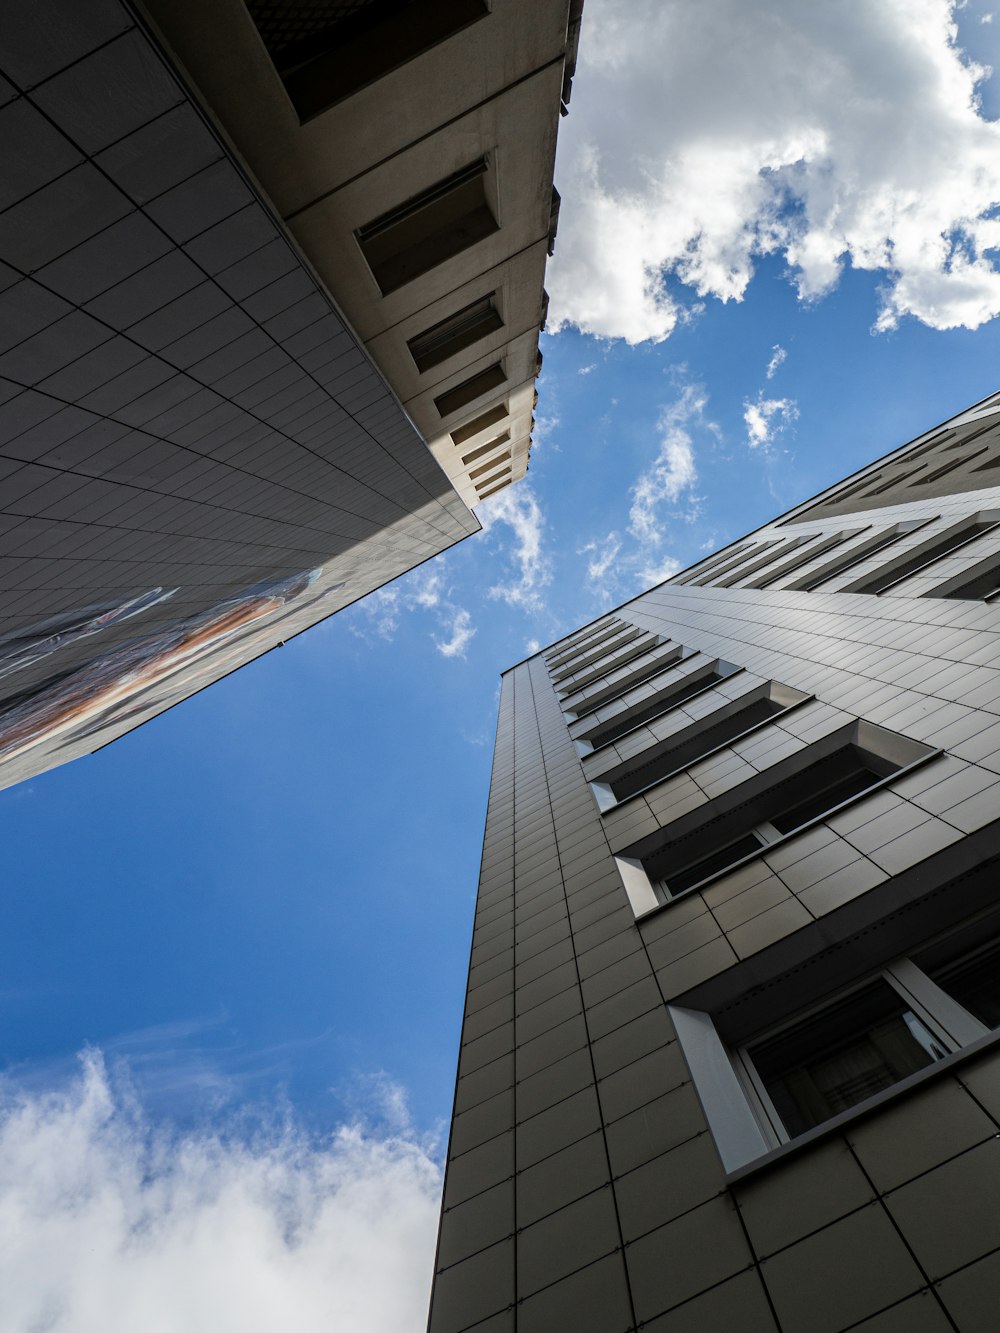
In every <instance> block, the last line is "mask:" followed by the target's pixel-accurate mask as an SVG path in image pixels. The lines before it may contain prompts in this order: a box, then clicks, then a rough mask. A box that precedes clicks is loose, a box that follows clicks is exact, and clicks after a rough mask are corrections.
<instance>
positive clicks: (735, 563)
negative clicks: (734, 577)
mask: <svg viewBox="0 0 1000 1333" xmlns="http://www.w3.org/2000/svg"><path fill="white" fill-rule="evenodd" d="M790 540H791V539H789V538H786V539H784V540H782V539H781V538H780V537H772V538H771V540H770V541H766V542H758V543H757V544H756V545H754V546H750V547H741V548H740V551H739V554H738V555H737V556H736V557H735V559H734V558H730V559H729V560H726V561H724V562H723V563H722V564H721V565H716V566H715V567H714V568H712V569H708V570H703V571H702V572H701V573H700V574H699V575H698V577H697V578H693V579H690V580H689V582H690V583H692V584H695V585H696V586H697V587H703V586H704V585H705V584H706V583H711V582H712V580H713V579H717V578H719V576H720V575H722V574H728V573H729V572H730V570H733V569H736V568H738V567H739V566H740V565H742V564H743V562H744V561H745V560H750V559H752V558H753V557H754V556H755V555H760V554H761V552H763V551H767V550H770V548H771V547H772V546H781V547H782V549H787V547H788V546H789V544H790ZM778 554H779V552H775V555H778ZM743 572H744V573H747V572H749V571H748V570H744V571H743Z"/></svg>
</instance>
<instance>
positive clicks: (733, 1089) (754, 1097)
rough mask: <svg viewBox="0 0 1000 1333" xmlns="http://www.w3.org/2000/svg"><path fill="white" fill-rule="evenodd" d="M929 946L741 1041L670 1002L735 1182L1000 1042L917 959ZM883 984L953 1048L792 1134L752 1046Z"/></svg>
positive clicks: (998, 1031)
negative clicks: (876, 985)
mask: <svg viewBox="0 0 1000 1333" xmlns="http://www.w3.org/2000/svg"><path fill="white" fill-rule="evenodd" d="M994 915H995V914H994ZM925 947H926V946H921V948H920V949H911V950H910V952H909V953H908V954H907V955H904V956H902V957H897V958H895V959H893V960H892V961H891V962H889V963H887V964H885V965H883V966H882V967H879V968H876V969H874V970H873V971H870V972H868V973H867V974H866V975H865V976H863V977H860V978H857V979H855V980H854V981H853V982H852V983H851V984H850V985H847V986H843V987H840V988H838V989H837V990H835V991H833V992H831V993H830V994H828V995H826V996H824V997H823V998H822V999H820V1000H818V1001H816V1002H815V1003H813V1004H810V1005H807V1006H806V1007H805V1008H804V1009H802V1010H800V1011H799V1012H797V1013H795V1014H794V1015H789V1016H788V1017H787V1018H785V1019H783V1020H781V1021H779V1022H777V1023H774V1024H771V1025H769V1026H767V1027H765V1028H763V1029H761V1030H760V1031H759V1032H756V1033H753V1034H752V1035H751V1036H749V1037H747V1038H745V1039H744V1040H742V1041H739V1042H733V1043H730V1042H727V1041H726V1039H725V1037H724V1036H723V1035H722V1034H721V1033H720V1031H719V1029H718V1027H717V1025H716V1022H715V1020H714V1019H713V1017H712V1015H711V1014H709V1013H706V1012H705V1011H703V1010H697V1009H689V1008H687V1007H686V1006H684V1005H681V1004H668V1005H667V1006H666V1007H667V1013H668V1015H669V1016H670V1019H671V1021H672V1023H673V1025H674V1029H675V1031H676V1033H677V1040H678V1043H679V1044H680V1047H681V1050H682V1051H683V1053H684V1057H685V1059H686V1061H687V1064H688V1067H689V1069H690V1071H691V1077H692V1082H693V1083H694V1086H695V1089H696V1091H697V1094H698V1098H699V1100H700V1102H701V1104H702V1109H703V1111H704V1113H705V1118H706V1120H707V1121H708V1126H709V1131H710V1133H711V1134H712V1137H713V1140H714V1141H715V1145H716V1148H717V1149H718V1151H719V1155H720V1157H721V1158H722V1162H723V1166H724V1168H725V1170H726V1174H727V1178H728V1179H729V1180H730V1181H735V1180H738V1179H742V1178H743V1177H745V1176H746V1175H749V1174H752V1173H753V1172H756V1171H757V1170H759V1169H761V1168H762V1167H764V1166H767V1165H769V1164H770V1163H771V1162H772V1161H774V1160H775V1159H776V1158H779V1157H783V1156H785V1155H787V1154H788V1153H789V1152H794V1151H797V1150H798V1149H800V1148H803V1147H805V1146H806V1145H808V1144H811V1143H814V1142H815V1141H816V1140H817V1139H819V1138H823V1137H825V1136H826V1135H828V1134H831V1133H835V1132H836V1131H837V1130H838V1129H840V1128H841V1127H842V1126H843V1125H845V1124H849V1123H851V1122H852V1121H854V1120H857V1119H859V1118H861V1117H862V1116H865V1115H868V1114H869V1113H870V1112H871V1111H873V1110H876V1109H877V1108H878V1107H880V1106H882V1105H884V1104H885V1103H887V1102H890V1101H894V1100H896V1099H897V1098H899V1097H902V1096H905V1095H906V1093H907V1092H909V1090H910V1089H911V1088H912V1087H914V1086H917V1085H919V1084H921V1083H924V1082H926V1081H927V1080H928V1079H931V1078H936V1077H938V1076H939V1075H940V1074H941V1073H943V1072H944V1071H946V1070H947V1069H949V1068H950V1067H951V1066H952V1065H954V1064H955V1063H957V1062H958V1061H960V1060H965V1059H967V1058H969V1057H971V1056H974V1055H975V1054H977V1053H978V1052H979V1051H981V1050H982V1049H984V1048H985V1047H987V1046H990V1045H993V1044H995V1043H997V1042H1000V1028H993V1029H991V1028H989V1027H987V1026H986V1024H984V1023H982V1022H981V1021H980V1020H979V1019H978V1018H976V1017H975V1015H974V1014H972V1013H971V1012H970V1011H969V1010H967V1009H966V1008H965V1007H964V1006H963V1005H962V1004H961V1003H960V1002H959V1001H958V1000H957V999H955V998H954V997H953V996H952V995H950V994H949V993H948V991H947V990H945V989H944V988H943V987H941V986H939V985H938V984H937V982H935V981H933V980H932V979H931V977H930V976H928V975H927V973H926V972H924V971H923V970H922V969H921V968H920V967H918V965H917V964H916V963H915V962H914V961H913V957H912V955H913V954H914V953H920V952H922V951H923V949H924V948H925ZM978 947H984V946H978ZM973 952H975V949H973V950H970V955H971V953H973ZM877 981H883V982H885V983H886V984H887V985H889V986H890V988H891V989H892V990H893V991H895V993H896V994H897V995H898V996H899V997H900V999H901V1000H902V1001H903V1002H904V1003H905V1004H906V1005H907V1007H908V1008H909V1009H910V1010H912V1012H913V1013H914V1014H915V1016H916V1017H917V1018H919V1019H920V1021H921V1022H922V1023H923V1024H924V1026H925V1027H926V1028H927V1029H928V1031H929V1032H930V1034H931V1035H932V1036H933V1037H934V1038H935V1039H936V1040H937V1041H939V1042H940V1043H941V1045H942V1046H943V1047H945V1048H946V1052H947V1053H946V1054H945V1055H944V1056H943V1057H942V1058H941V1059H938V1060H934V1061H933V1062H932V1063H931V1064H929V1065H927V1066H926V1067H925V1068H923V1069H919V1070H917V1071H915V1072H914V1073H912V1074H908V1075H906V1076H905V1077H903V1078H901V1079H898V1080H897V1081H896V1082H895V1083H893V1084H892V1085H891V1086H889V1087H887V1088H883V1089H881V1090H880V1091H879V1092H877V1093H874V1094H872V1095H871V1096H870V1097H865V1098H863V1099H862V1100H860V1101H859V1102H857V1103H856V1104H855V1105H853V1106H850V1107H848V1108H847V1109H846V1110H844V1111H840V1112H838V1113H837V1114H835V1115H833V1116H830V1117H829V1118H828V1119H826V1120H823V1121H821V1122H820V1123H819V1124H816V1125H813V1126H810V1128H809V1129H806V1130H804V1131H802V1132H801V1133H799V1134H792V1133H790V1132H789V1131H788V1130H787V1129H786V1128H785V1125H784V1123H783V1122H782V1119H781V1116H780V1114H779V1112H778V1111H777V1109H776V1108H775V1106H774V1103H773V1101H772V1100H771V1097H770V1095H769V1094H768V1091H767V1088H766V1087H765V1086H764V1082H763V1079H762V1078H761V1076H760V1074H759V1073H758V1072H757V1069H756V1067H755V1065H754V1061H753V1056H752V1054H751V1053H750V1050H749V1048H750V1047H751V1046H754V1045H756V1044H757V1043H759V1042H761V1041H766V1040H768V1039H769V1038H772V1037H777V1036H780V1035H781V1034H782V1033H783V1032H786V1031H790V1030H791V1029H794V1028H795V1027H797V1026H798V1025H799V1024H801V1023H803V1022H805V1021H808V1019H810V1018H812V1017H816V1016H818V1015H822V1014H824V1013H827V1012H830V1011H832V1010H834V1009H835V1008H836V1007H837V1006H838V1005H839V1004H841V1003H842V1002H844V1001H846V1000H848V999H849V998H850V997H851V996H852V995H854V994H856V993H857V992H859V991H861V990H864V989H865V988H866V987H868V986H870V985H871V984H872V983H873V982H877Z"/></svg>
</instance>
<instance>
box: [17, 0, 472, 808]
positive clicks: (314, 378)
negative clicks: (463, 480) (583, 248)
mask: <svg viewBox="0 0 1000 1333" xmlns="http://www.w3.org/2000/svg"><path fill="white" fill-rule="evenodd" d="M4 29H5V30H4V41H3V45H2V48H0V73H2V76H3V77H0V89H2V92H0V261H2V262H0V785H8V784H10V783H12V782H15V781H17V780H19V779H21V778H25V777H28V776H31V775H32V774H35V773H38V772H40V771H42V770H44V769H46V768H48V767H50V766H52V765H54V764H56V763H60V762H62V761H64V760H67V759H71V758H74V757H76V756H78V755H80V754H83V753H86V752H88V751H91V750H94V749H96V748H98V747H99V746H101V745H103V744H105V743H107V742H108V741H109V740H111V739H113V738H114V737H116V736H118V735H121V734H122V733H123V732H125V731H128V730H130V729H131V728H132V727H134V726H136V725H138V724H139V723H141V722H143V721H145V720H146V719H147V718H149V717H152V716H153V715H155V714H156V713H158V712H160V711H162V710H163V709H164V708H167V707H169V706H171V705H172V704H174V703H176V702H177V701H179V700H180V699H183V698H184V697H186V696H187V695H189V694H191V693H192V692H193V691H195V690H199V689H201V688H203V687H204V686H206V685H208V684H210V683H211V682H212V681H214V680H216V679H218V678H219V677H220V676H222V675H225V674H227V673H228V672H230V671H232V670H234V669H235V668H237V667H239V666H241V665H243V664H244V663H246V662H248V661H250V660H252V659H253V658H255V657H257V656H259V654H261V653H262V652H266V651H268V649H270V648H271V647H273V646H275V645H276V644H277V643H280V642H283V641H284V640H286V639H288V638H289V637H291V636H292V635H294V634H296V633H298V632H300V631H301V630H303V629H305V628H307V627H308V626H310V625H312V624H314V623H316V622H317V621H319V620H321V619H323V618H325V617H326V616H328V615H329V614H331V613H332V612H334V611H336V610H338V609H339V608H341V607H343V606H345V605H347V604H348V603H349V602H351V601H354V600H355V599H356V598H358V597H360V596H362V595H364V594H365V593H366V592H369V591H371V590H372V589H373V588H376V587H378V586H380V585H381V584H383V583H386V582H388V581H389V580H390V579H393V578H395V577H396V576H397V575H399V574H401V573H403V572H404V571H406V570H407V569H410V568H412V567H413V566H414V565H416V564H419V563H420V562H421V561H423V560H426V559H428V558H429V557H431V556H433V555H435V554H437V553H438V552H440V551H442V550H444V549H445V548H446V547H448V546H450V545H451V544H452V543H454V542H456V541H458V540H460V539H461V538H462V537H464V536H467V535H468V534H469V533H471V532H473V531H475V530H476V529H477V527H478V524H477V522H476V520H475V519H474V517H473V516H472V514H471V513H470V512H469V511H468V509H467V508H466V506H465V505H464V504H463V503H462V501H461V500H460V499H459V497H458V496H457V495H456V493H455V492H454V490H453V489H452V487H451V485H450V483H449V482H448V480H447V478H446V476H445V474H444V473H443V472H442V470H441V469H440V468H439V466H438V465H437V463H436V462H435V461H434V459H433V458H432V456H431V455H430V453H429V451H428V450H427V448H426V446H425V445H424V443H423V441H422V440H421V439H420V437H419V436H418V435H417V433H416V432H415V431H414V429H413V427H412V426H411V425H410V423H409V421H408V419H407V417H406V416H405V414H404V413H403V411H402V409H401V408H400V406H399V405H398V403H397V402H396V400H395V399H394V398H393V396H392V394H391V392H390V391H389V389H388V387H387V386H386V384H385V382H384V381H383V380H382V378H381V376H380V375H379V373H378V371H377V370H376V369H375V367H374V365H373V364H372V362H371V360H370V359H369V357H368V356H367V354H366V353H365V352H364V350H363V349H362V348H361V347H360V346H359V344H358V342H357V340H356V339H355V337H354V335H353V334H352V332H351V330H350V329H349V328H347V327H346V326H345V324H344V322H343V320H342V318H341V317H340V315H339V314H338V312H337V310H336V308H335V307H334V306H333V304H332V302H331V300H330V298H329V296H328V295H327V294H326V292H325V291H324V290H323V289H322V288H320V287H319V286H318V284H317V282H316V281H315V279H314V277H313V275H312V273H311V271H310V270H309V269H308V268H307V267H305V266H304V265H303V263H302V262H301V260H300V258H299V255H298V253H297V251H296V250H295V248H294V247H293V245H292V244H290V242H289V240H288V238H287V236H286V234H285V232H284V231H283V229H282V228H281V226H280V225H279V224H278V223H276V221H275V219H274V217H273V215H272V213H271V212H270V210H269V208H268V206H267V205H266V203H265V202H264V201H263V200H262V199H261V198H260V197H259V195H258V194H257V193H256V190H255V187H254V186H253V184H252V182H251V181H249V180H248V178H247V177H246V175H245V174H244V173H243V172H242V171H241V169H240V167H239V166H238V164H237V163H236V162H235V161H234V160H233V158H232V157H231V156H230V155H229V153H228V152H227V150H226V147H225V146H224V144H223V143H222V142H221V141H220V139H219V138H218V137H217V136H216V134H215V133H214V132H213V130H212V129H211V128H210V126H209V125H208V124H207V123H206V120H205V118H204V117H203V116H202V114H201V113H200V111H199V110H198V108H197V106H196V105H195V103H194V102H193V100H192V99H191V97H190V96H189V94H188V92H187V90H186V89H185V87H184V86H183V85H182V83H181V82H180V81H179V79H178V78H177V76H176V75H175V72H174V70H173V68H172V67H171V65H170V63H169V61H168V60H167V59H166V57H165V56H164V54H163V53H162V52H161V51H160V50H159V49H158V47H157V46H156V44H155V43H154V41H153V40H152V39H151V37H150V36H149V34H148V33H147V32H146V31H145V30H144V29H143V28H142V27H141V26H140V25H139V24H138V23H137V22H136V20H135V16H134V15H133V13H132V12H131V10H130V9H129V8H128V7H127V6H126V5H122V4H118V3H116V0H99V2H97V3H92V4H91V3H88V4H87V5H78V4H73V3H70V2H69V0H40V2H39V3H38V4H33V5H30V6H24V7H21V8H19V9H18V10H17V12H16V13H14V12H12V13H11V14H10V15H8V16H7V17H6V19H5V24H4Z"/></svg>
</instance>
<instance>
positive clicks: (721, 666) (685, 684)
mask: <svg viewBox="0 0 1000 1333" xmlns="http://www.w3.org/2000/svg"><path fill="white" fill-rule="evenodd" d="M675 651H676V653H677V654H678V655H679V654H680V652H681V649H677V650H675ZM672 656H673V654H672ZM675 665H677V662H676V660H674V661H666V662H664V661H661V662H658V663H657V665H656V667H655V668H654V669H653V670H652V671H650V672H649V673H648V675H659V674H660V673H661V672H662V671H666V670H667V669H668V668H669V667H672V666H675ZM739 670H741V668H740V667H736V666H733V664H732V663H731V662H711V663H709V665H708V666H707V667H702V668H701V669H700V670H698V671H692V672H691V673H690V675H687V676H684V677H682V679H681V680H679V681H677V680H675V681H673V682H672V683H671V684H670V685H668V686H666V688H665V689H662V690H657V692H656V693H655V694H654V695H651V696H650V697H649V698H648V699H646V700H645V701H644V702H643V703H640V704H637V705H635V706H634V707H632V708H627V709H626V710H625V711H624V712H623V713H619V714H618V715H617V716H616V717H613V718H610V719H609V720H608V721H607V722H602V723H601V724H600V725H599V726H597V727H594V728H593V729H592V730H590V731H588V732H587V733H586V735H585V736H583V737H581V738H580V739H581V740H586V741H588V742H589V743H590V744H591V745H592V746H593V747H594V749H595V750H596V749H598V748H599V747H600V746H602V745H608V744H610V743H611V741H615V740H618V739H619V737H621V736H624V735H625V733H626V732H628V731H634V730H635V728H636V727H641V726H642V725H643V723H645V722H652V721H653V720H654V719H655V718H658V717H662V716H663V714H664V713H669V712H670V710H671V709H672V708H676V707H677V706H678V705H679V704H682V703H684V701H685V700H686V699H693V698H694V696H695V695H696V694H701V693H703V692H704V691H705V690H710V689H711V688H712V686H713V685H718V683H719V681H720V680H725V678H726V677H727V676H732V675H734V674H735V673H736V672H737V671H739ZM646 678H647V675H645V674H644V676H643V680H645V679H646ZM640 684H642V681H641V680H634V681H629V682H627V683H625V684H624V685H623V687H622V688H621V690H620V693H621V694H627V693H628V691H629V690H631V689H633V688H634V687H635V686H636V685H640ZM617 697H618V696H617V695H608V696H605V698H603V699H601V700H600V701H599V702H598V703H597V704H595V705H594V707H595V708H596V707H600V705H601V704H604V703H609V702H611V701H612V699H614V698H617ZM589 711H592V710H589ZM579 716H581V717H582V716H585V714H583V713H580V714H579Z"/></svg>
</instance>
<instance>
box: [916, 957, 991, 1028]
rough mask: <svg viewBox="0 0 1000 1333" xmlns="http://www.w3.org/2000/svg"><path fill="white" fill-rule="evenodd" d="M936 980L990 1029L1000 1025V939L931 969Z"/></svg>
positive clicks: (931, 974)
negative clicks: (974, 953)
mask: <svg viewBox="0 0 1000 1333" xmlns="http://www.w3.org/2000/svg"><path fill="white" fill-rule="evenodd" d="M926 970H927V972H928V973H929V975H930V978H931V980H932V981H936V982H937V984H938V985H939V986H940V987H941V989H942V990H945V991H947V992H948V994H949V995H952V996H954V998H955V999H956V1000H957V1001H958V1002H959V1004H961V1005H963V1006H964V1007H965V1008H966V1009H968V1011H969V1013H970V1014H972V1015H973V1016H974V1017H975V1018H978V1019H979V1021H980V1023H985V1024H986V1026H987V1027H988V1028H998V1027H1000V941H997V943H995V944H994V945H992V946H991V947H990V948H989V949H985V950H983V951H982V952H980V953H977V954H976V955H975V956H974V957H972V958H964V959H962V961H961V962H959V963H952V964H951V965H950V966H948V967H944V968H938V969H932V968H927V969H926Z"/></svg>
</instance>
